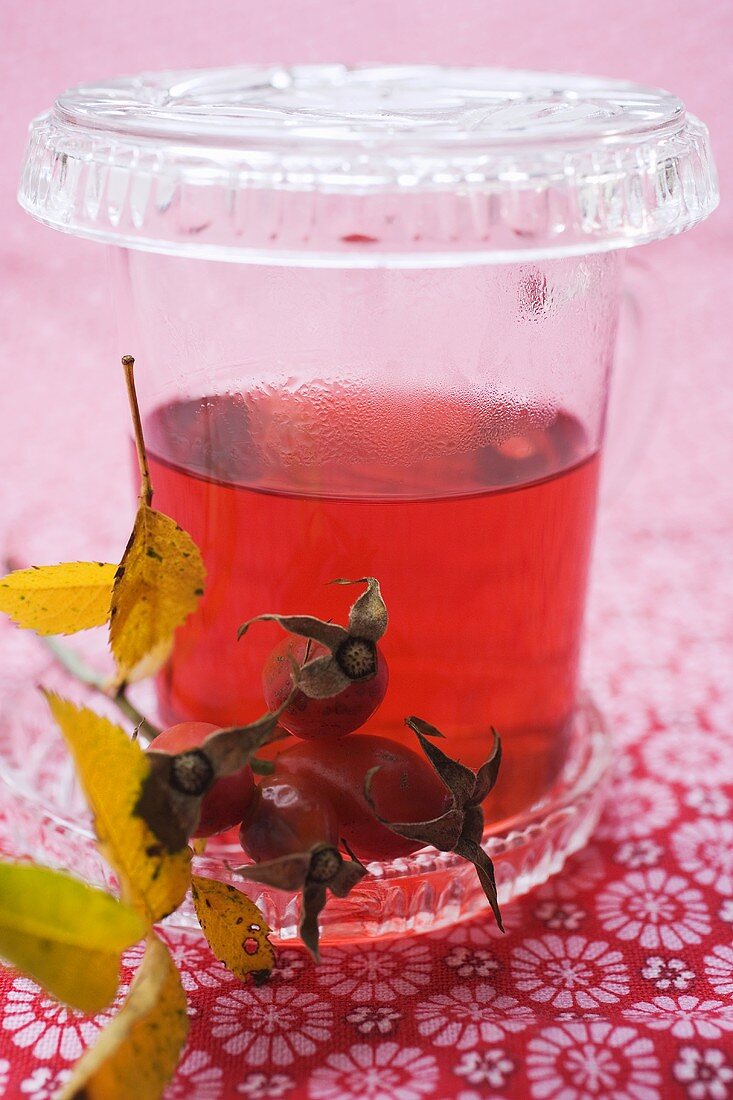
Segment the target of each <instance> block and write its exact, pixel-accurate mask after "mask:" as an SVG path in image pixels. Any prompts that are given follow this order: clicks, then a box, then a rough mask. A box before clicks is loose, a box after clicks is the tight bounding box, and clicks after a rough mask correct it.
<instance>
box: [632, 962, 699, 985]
mask: <svg viewBox="0 0 733 1100" xmlns="http://www.w3.org/2000/svg"><path fill="white" fill-rule="evenodd" d="M641 976H642V978H646V980H647V981H648V982H654V984H655V986H656V987H657V989H660V990H665V989H678V990H679V989H687V988H688V986H689V985H690V982H693V981H694V980H695V971H694V970H690V968H689V967H688V966H687V964H686V963H685V961H684V959H663V958H662V957H661V956H660V955H650V956H649V958H648V959H647V960H646V962H645V963H644V966H643V967H642V968H641Z"/></svg>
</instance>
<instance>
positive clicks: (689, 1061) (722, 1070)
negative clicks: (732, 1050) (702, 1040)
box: [674, 1046, 733, 1100]
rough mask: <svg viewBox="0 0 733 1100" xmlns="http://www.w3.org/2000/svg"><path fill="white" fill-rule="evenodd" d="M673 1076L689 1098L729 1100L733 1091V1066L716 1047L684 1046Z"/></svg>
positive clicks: (692, 1099)
mask: <svg viewBox="0 0 733 1100" xmlns="http://www.w3.org/2000/svg"><path fill="white" fill-rule="evenodd" d="M674 1075H675V1077H676V1078H677V1080H678V1081H679V1082H680V1084H682V1085H684V1086H685V1088H686V1089H687V1095H688V1096H689V1097H690V1100H729V1098H730V1095H731V1091H733V1086H732V1083H733V1065H732V1064H731V1063H730V1062H729V1061H728V1059H727V1058H726V1056H725V1053H724V1052H723V1051H722V1050H719V1049H718V1048H717V1047H708V1048H707V1049H704V1050H703V1049H700V1048H699V1047H690V1046H684V1047H682V1048H681V1049H680V1052H679V1058H678V1059H677V1061H676V1062H675V1065H674Z"/></svg>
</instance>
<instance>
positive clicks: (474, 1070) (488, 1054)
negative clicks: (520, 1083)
mask: <svg viewBox="0 0 733 1100" xmlns="http://www.w3.org/2000/svg"><path fill="white" fill-rule="evenodd" d="M515 1069H516V1066H515V1065H514V1062H513V1061H512V1060H511V1058H509V1057H507V1055H506V1054H505V1053H504V1051H503V1050H499V1049H498V1048H497V1049H495V1050H486V1051H483V1052H482V1053H480V1052H479V1051H477V1050H469V1051H467V1053H466V1054H462V1055H461V1057H460V1059H459V1061H458V1063H457V1065H456V1066H455V1067H454V1069H453V1072H454V1073H455V1074H457V1076H459V1077H465V1078H466V1080H467V1081H468V1082H469V1083H470V1084H472V1085H490V1086H491V1087H492V1089H501V1088H503V1087H504V1086H505V1085H506V1083H507V1081H508V1079H509V1077H510V1076H511V1074H512V1073H513V1072H514V1070H515Z"/></svg>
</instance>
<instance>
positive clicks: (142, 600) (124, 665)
mask: <svg viewBox="0 0 733 1100" xmlns="http://www.w3.org/2000/svg"><path fill="white" fill-rule="evenodd" d="M205 577H206V571H205V569H204V563H203V559H202V557H201V553H200V551H199V549H198V547H197V546H196V543H195V542H194V541H193V539H192V538H191V536H190V535H189V534H188V532H186V531H184V530H183V528H181V527H179V525H178V524H177V523H176V522H175V521H174V520H172V519H171V518H170V517H169V516H166V515H163V513H162V512H156V511H155V509H154V508H151V507H150V506H149V504H147V503H146V502H145V501H141V502H140V505H139V507H138V512H137V516H136V518H135V526H134V527H133V529H132V535H131V536H130V541H129V542H128V544H127V548H126V550H125V553H124V555H123V557H122V561H121V562H120V567H119V569H118V570H117V574H116V577H115V581H114V586H113V589H112V609H111V620H110V629H109V641H110V646H111V648H112V653H113V656H114V659H115V661H116V663H117V668H118V682H119V683H128V682H130V681H133V680H139V679H142V678H144V677H146V676H152V675H153V673H155V672H157V670H158V669H159V668H160V667H161V666H162V665H163V664H164V663H165V661H166V660H167V658H168V656H169V654H170V651H171V647H172V645H173V634H174V632H175V631H176V629H177V628H178V627H179V626H180V625H181V624H182V623H183V622H184V621H185V620H186V619H187V618H188V616H189V615H190V614H191V612H193V611H195V610H196V608H197V606H198V603H199V600H200V598H201V595H202V593H203V588H204V580H205Z"/></svg>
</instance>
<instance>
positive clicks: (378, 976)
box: [316, 937, 432, 1004]
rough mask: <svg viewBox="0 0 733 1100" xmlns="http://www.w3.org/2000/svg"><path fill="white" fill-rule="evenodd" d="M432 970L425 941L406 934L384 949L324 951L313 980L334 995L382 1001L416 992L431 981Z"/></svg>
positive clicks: (358, 1000) (393, 999)
mask: <svg viewBox="0 0 733 1100" xmlns="http://www.w3.org/2000/svg"><path fill="white" fill-rule="evenodd" d="M431 973H432V962H431V957H430V951H429V949H428V946H427V944H424V943H420V942H419V941H418V942H417V943H415V942H414V941H412V940H411V939H410V938H409V937H405V938H404V939H401V940H395V941H394V942H393V943H391V944H390V945H389V947H386V948H385V947H382V946H379V945H377V946H375V947H369V946H365V947H354V948H352V949H344V950H339V949H332V950H330V951H324V953H323V959H322V962H321V965H320V966H319V967H318V971H317V974H316V981H317V982H318V984H319V985H320V986H324V987H326V988H327V989H328V991H329V993H331V994H332V995H333V996H335V997H349V998H350V999H351V1000H352V1001H356V1002H357V1003H359V1004H368V1003H372V1002H376V1003H377V1004H385V1003H389V1002H391V1001H396V1000H398V999H399V998H401V997H410V996H412V995H413V994H415V993H417V992H418V991H419V990H420V989H422V988H424V986H426V985H427V984H428V983H429V982H430V977H431Z"/></svg>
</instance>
